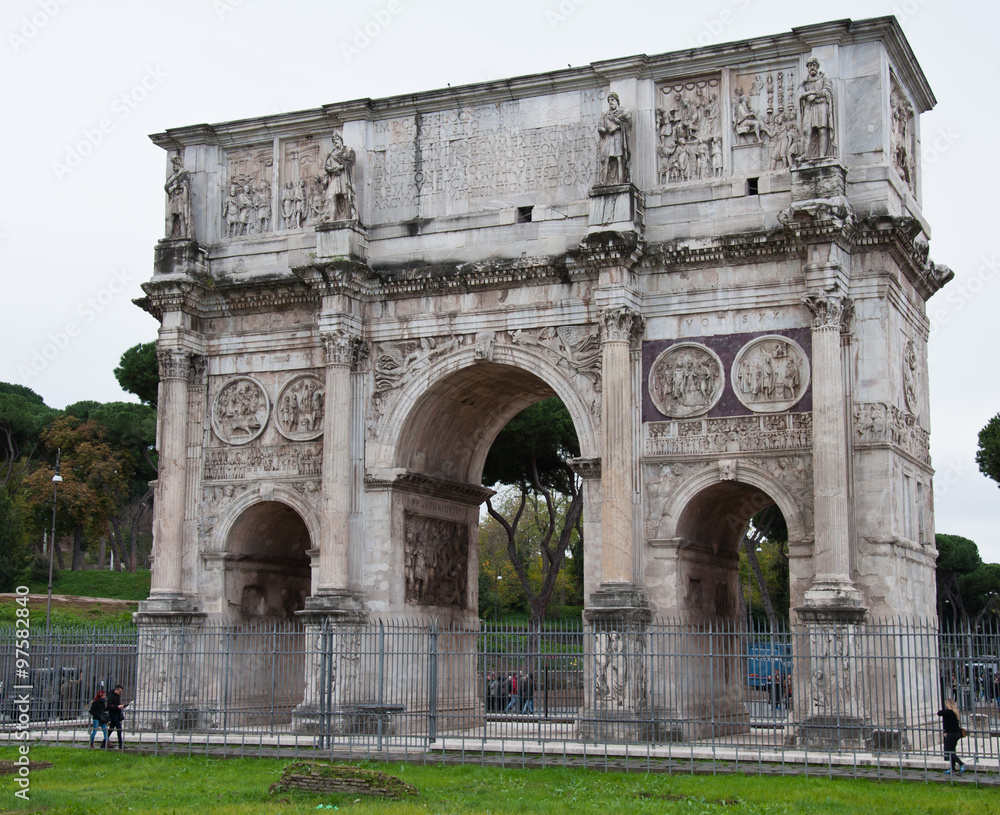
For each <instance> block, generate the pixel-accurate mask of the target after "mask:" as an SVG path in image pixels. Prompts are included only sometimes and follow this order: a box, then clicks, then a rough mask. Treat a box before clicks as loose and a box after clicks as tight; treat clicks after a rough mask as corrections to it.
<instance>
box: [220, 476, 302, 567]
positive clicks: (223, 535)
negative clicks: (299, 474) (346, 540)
mask: <svg viewBox="0 0 1000 815" xmlns="http://www.w3.org/2000/svg"><path fill="white" fill-rule="evenodd" d="M309 485H312V487H310V486H309ZM297 486H300V487H301V490H300V489H296V488H295V487H294V486H292V485H288V484H273V483H264V484H261V485H260V486H259V487H258V488H256V489H245V488H244V490H245V491H243V492H242V493H240V494H239V495H237V496H235V497H234V498H233V500H232V501H231V502H230V503H229V504H228V505H226V507H225V508H224V510H223V511H222V512H221V514H220V516H219V519H218V522H217V523H216V524H215V526H214V527H213V529H212V534H211V540H210V546H209V551H211V552H215V553H227V554H237V553H235V552H232V551H231V547H232V544H233V543H235V541H233V542H231V541H230V540H229V537H230V533H231V532H232V530H233V526H234V525H235V524H236V522H237V521H238V520H239V518H240V517H241V516H242V515H243V513H244V512H245V511H246V510H248V509H250V508H251V507H254V506H256V505H258V504H263V503H266V502H276V503H279V504H284V505H286V506H288V507H290V508H291V509H293V510H295V512H296V513H297V514H298V515H299V517H300V518H301V519H302V522H303V523H304V524H305V527H306V530H307V531H308V533H309V540H310V541H311V542H315V541H318V540H319V539H320V537H319V513H318V510H317V508H316V506H314V504H313V502H312V501H311V500H310V499H309V498H308V497H307V496H310V495H316V496H318V495H319V492H318V485H316V484H315V482H307V483H305V484H301V485H297ZM313 545H315V543H313Z"/></svg>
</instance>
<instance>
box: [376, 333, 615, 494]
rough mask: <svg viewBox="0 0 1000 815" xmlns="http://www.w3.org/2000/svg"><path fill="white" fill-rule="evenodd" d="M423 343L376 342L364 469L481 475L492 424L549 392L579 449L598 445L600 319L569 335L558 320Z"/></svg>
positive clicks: (594, 452)
mask: <svg viewBox="0 0 1000 815" xmlns="http://www.w3.org/2000/svg"><path fill="white" fill-rule="evenodd" d="M572 337H576V339H575V341H574V339H573V338H572ZM580 337H582V339H580ZM420 343H421V345H420V348H419V349H418V348H417V347H415V346H416V343H415V342H414V341H408V342H399V343H383V344H381V345H378V346H376V347H375V349H374V351H373V355H372V356H373V378H374V383H373V392H372V399H371V405H370V409H369V415H368V420H367V437H368V440H367V444H366V459H367V461H366V464H367V468H368V469H369V470H373V469H382V468H407V469H411V470H413V471H418V472H425V473H427V474H429V475H434V476H438V477H442V478H447V479H450V480H455V481H466V482H471V483H478V481H479V479H480V477H481V474H482V467H483V464H484V462H485V459H486V455H487V454H488V452H489V449H490V445H491V444H492V442H493V440H494V439H495V438H496V436H497V434H498V433H499V432H500V431H501V430H502V429H503V427H504V426H505V425H506V424H507V423H508V422H509V421H510V420H511V419H512V418H514V416H516V415H517V414H518V413H519V412H520V411H522V410H524V409H525V408H526V407H528V406H529V405H531V404H533V403H534V402H537V401H539V400H541V399H546V398H549V397H552V396H558V397H559V398H560V399H561V400H562V402H563V404H565V405H566V408H567V410H568V411H569V413H570V416H571V417H572V419H573V424H574V427H575V428H576V432H577V436H578V438H579V442H580V450H581V456H582V457H583V458H595V457H597V456H599V455H600V348H599V344H597V339H596V328H594V329H593V331H591V330H590V329H589V328H587V327H579V328H575V331H574V332H573V334H572V335H567V336H561V335H560V334H558V333H557V330H556V329H534V330H532V331H523V332H518V331H515V332H507V331H501V332H481V333H480V334H478V335H475V336H469V337H452V338H450V339H447V340H444V341H442V342H440V343H436V344H434V345H433V346H432V345H431V344H430V343H428V342H426V341H424V340H421V341H420ZM442 346H444V348H442ZM407 349H409V350H407ZM581 349H582V350H581Z"/></svg>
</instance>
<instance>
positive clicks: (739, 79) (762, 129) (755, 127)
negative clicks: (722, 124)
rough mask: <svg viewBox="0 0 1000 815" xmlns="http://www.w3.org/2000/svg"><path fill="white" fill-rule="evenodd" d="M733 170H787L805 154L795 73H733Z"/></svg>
mask: <svg viewBox="0 0 1000 815" xmlns="http://www.w3.org/2000/svg"><path fill="white" fill-rule="evenodd" d="M730 87H731V88H732V98H731V99H730V110H731V118H732V122H731V126H732V138H733V170H734V172H736V173H738V174H739V173H753V172H766V171H772V170H787V169H788V168H789V167H791V165H792V164H793V163H794V162H795V161H796V160H797V159H798V157H799V156H800V155H802V153H803V147H802V132H801V130H800V127H799V110H798V103H797V101H796V93H797V91H796V87H795V70H794V69H793V68H792V67H791V66H789V67H785V68H777V69H771V70H754V71H746V70H742V71H733V72H732V74H731V75H730Z"/></svg>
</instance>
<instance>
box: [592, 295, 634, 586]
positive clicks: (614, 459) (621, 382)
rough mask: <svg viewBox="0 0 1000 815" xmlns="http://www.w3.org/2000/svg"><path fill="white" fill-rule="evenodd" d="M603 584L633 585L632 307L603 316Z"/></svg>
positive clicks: (606, 312) (611, 311)
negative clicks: (630, 350)
mask: <svg viewBox="0 0 1000 815" xmlns="http://www.w3.org/2000/svg"><path fill="white" fill-rule="evenodd" d="M601 319H602V324H603V331H602V336H601V364H602V371H603V383H602V394H601V399H602V407H601V583H602V584H606V583H632V582H633V581H634V580H635V568H634V557H633V540H632V539H633V524H632V495H633V492H634V485H633V483H632V482H633V471H634V458H635V450H634V449H633V446H634V445H633V442H634V433H633V428H632V374H631V367H630V365H631V363H630V354H629V349H630V347H631V343H632V336H633V332H635V333H638V332H639V331H641V330H642V328H643V325H644V322H643V319H642V317H641V316H640V315H639V314H637V313H636V312H635V311H633V310H632V309H630V308H627V307H619V308H608V309H605V310H604V312H603V313H602V314H601Z"/></svg>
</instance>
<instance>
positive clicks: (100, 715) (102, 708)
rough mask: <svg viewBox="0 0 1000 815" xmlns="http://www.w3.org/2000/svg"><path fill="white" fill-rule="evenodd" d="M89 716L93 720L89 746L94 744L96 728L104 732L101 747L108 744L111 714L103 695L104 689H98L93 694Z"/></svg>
mask: <svg viewBox="0 0 1000 815" xmlns="http://www.w3.org/2000/svg"><path fill="white" fill-rule="evenodd" d="M90 718H92V719H93V720H94V725H93V727H91V728H90V746H91V747H93V746H94V736H96V735H97V728H98V727H99V728H101V732H102V733H103V734H104V741H103V742H101V747H102V748H103V747H107V746H108V722H109V721H111V714H109V713H108V701H107V699H106V698H105V696H104V691H102V690H99V691H98V692H97V695H95V696H94V701H93V702H91V703H90Z"/></svg>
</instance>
